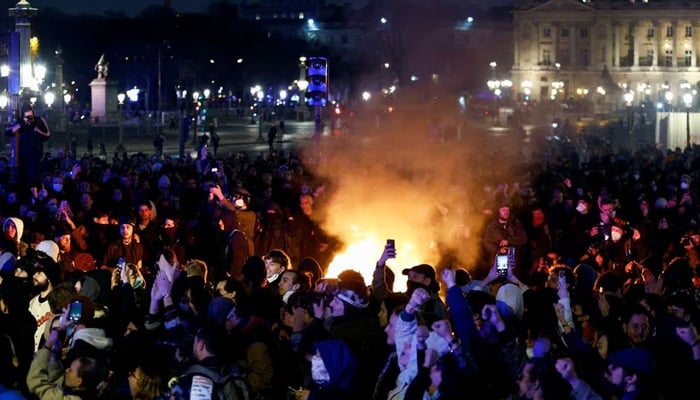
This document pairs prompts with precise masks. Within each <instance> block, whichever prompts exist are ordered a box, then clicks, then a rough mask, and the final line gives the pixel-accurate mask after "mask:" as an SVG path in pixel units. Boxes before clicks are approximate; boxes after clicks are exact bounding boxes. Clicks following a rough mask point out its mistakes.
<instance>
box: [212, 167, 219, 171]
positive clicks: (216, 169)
mask: <svg viewBox="0 0 700 400" xmlns="http://www.w3.org/2000/svg"><path fill="white" fill-rule="evenodd" d="M211 172H219V169H218V168H216V167H214V168H212V169H211Z"/></svg>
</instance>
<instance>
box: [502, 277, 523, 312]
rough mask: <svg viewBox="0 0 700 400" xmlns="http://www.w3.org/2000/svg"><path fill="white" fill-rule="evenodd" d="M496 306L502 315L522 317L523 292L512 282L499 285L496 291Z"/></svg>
mask: <svg viewBox="0 0 700 400" xmlns="http://www.w3.org/2000/svg"><path fill="white" fill-rule="evenodd" d="M496 308H498V312H499V313H500V314H501V315H503V316H504V317H510V318H514V319H516V320H520V319H522V318H523V313H524V312H525V301H524V300H523V292H522V291H520V288H519V287H518V286H516V285H514V284H510V283H506V284H505V285H501V287H499V288H498V292H496Z"/></svg>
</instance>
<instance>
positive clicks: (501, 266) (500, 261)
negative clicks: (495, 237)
mask: <svg viewBox="0 0 700 400" xmlns="http://www.w3.org/2000/svg"><path fill="white" fill-rule="evenodd" d="M496 269H497V270H498V275H502V276H506V275H508V256H506V255H502V256H501V255H499V256H497V258H496Z"/></svg>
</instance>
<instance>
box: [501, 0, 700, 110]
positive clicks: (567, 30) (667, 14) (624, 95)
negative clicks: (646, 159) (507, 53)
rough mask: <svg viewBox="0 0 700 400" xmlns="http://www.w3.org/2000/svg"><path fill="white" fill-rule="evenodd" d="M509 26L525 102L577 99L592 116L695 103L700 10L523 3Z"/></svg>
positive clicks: (608, 1)
mask: <svg viewBox="0 0 700 400" xmlns="http://www.w3.org/2000/svg"><path fill="white" fill-rule="evenodd" d="M513 22H514V31H513V33H514V47H513V50H514V63H513V68H512V71H511V72H512V80H513V84H514V88H515V89H516V90H517V93H518V96H519V98H520V99H522V100H533V101H538V102H543V101H552V100H553V101H559V102H564V101H566V102H574V101H581V102H587V103H589V104H590V105H591V106H592V107H593V108H594V109H595V110H596V111H597V112H607V111H611V110H612V109H617V108H619V107H625V106H627V107H630V106H633V107H638V106H653V107H657V108H659V109H664V110H672V109H684V108H685V107H693V108H695V106H696V105H697V104H698V100H699V99H698V93H697V90H696V89H697V88H698V83H699V82H700V69H699V68H698V62H699V61H698V51H700V38H699V36H700V33H699V32H700V31H699V29H700V4H696V3H694V2H687V1H685V2H681V1H663V0H656V1H655V0H647V1H635V0H625V1H614V0H598V1H591V0H586V1H582V0H549V1H520V2H517V3H516V4H515V7H514V10H513ZM689 100H690V103H688V101H689Z"/></svg>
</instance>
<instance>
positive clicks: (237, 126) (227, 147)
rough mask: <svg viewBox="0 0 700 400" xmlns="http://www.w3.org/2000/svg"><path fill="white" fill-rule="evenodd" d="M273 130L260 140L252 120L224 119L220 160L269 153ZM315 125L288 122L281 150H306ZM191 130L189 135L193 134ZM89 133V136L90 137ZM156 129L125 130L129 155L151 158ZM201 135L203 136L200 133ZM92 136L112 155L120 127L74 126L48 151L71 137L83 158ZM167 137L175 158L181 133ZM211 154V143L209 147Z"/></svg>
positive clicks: (6, 149)
mask: <svg viewBox="0 0 700 400" xmlns="http://www.w3.org/2000/svg"><path fill="white" fill-rule="evenodd" d="M269 127H270V122H263V124H262V138H263V139H262V141H260V140H258V132H259V129H261V128H260V126H259V125H258V124H251V123H250V118H249V117H224V118H220V119H219V128H218V130H217V132H218V134H219V136H220V137H221V140H220V142H219V152H218V154H219V155H220V156H225V155H227V154H228V153H232V152H237V151H248V152H258V151H264V152H267V151H268V144H267V132H268V129H269ZM313 130H314V124H313V122H311V121H306V122H297V121H285V134H284V136H283V138H282V143H281V146H282V149H284V150H289V149H296V148H298V147H299V146H304V145H305V144H306V143H308V142H309V141H310V140H311V135H312V134H313ZM191 131H192V130H191V129H190V134H191ZM88 132H89V133H88ZM154 133H155V128H153V127H151V128H150V129H147V128H145V127H138V128H136V127H135V126H130V125H126V124H125V126H124V128H123V143H124V148H125V149H126V151H127V152H129V153H134V152H144V153H147V154H152V153H153V152H154V148H153V135H154ZM200 134H201V132H200ZM89 135H91V136H92V143H93V154H97V153H98V152H99V147H98V146H99V143H104V145H105V150H106V152H107V154H110V155H111V154H113V153H114V151H116V149H117V146H118V144H119V127H118V126H97V125H93V126H91V127H88V126H87V124H85V125H72V126H71V127H69V130H68V133H66V132H65V131H57V130H56V129H54V130H52V138H51V140H49V141H48V142H47V143H46V144H45V145H44V150H45V151H51V152H55V151H56V150H57V149H60V148H63V147H64V146H65V144H66V143H70V139H69V138H71V137H73V136H74V137H75V138H76V143H77V150H78V154H81V155H82V154H84V153H86V152H87V151H88V149H87V144H88V136H89ZM163 135H164V136H165V143H164V153H165V154H166V155H172V156H176V155H177V154H178V151H179V149H178V144H179V141H178V131H177V129H175V130H172V129H169V128H168V127H165V128H164V130H163ZM8 139H9V138H6V137H2V149H3V151H2V153H3V154H5V155H9V154H10V142H9V140H8ZM279 146H280V143H277V144H275V148H277V149H279V148H280V147H279ZM196 147H197V145H196V143H193V142H192V137H191V136H190V139H189V140H188V142H187V145H186V146H185V151H186V152H189V151H193V150H195V149H196ZM209 148H210V150H213V149H212V148H211V143H210V144H209Z"/></svg>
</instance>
